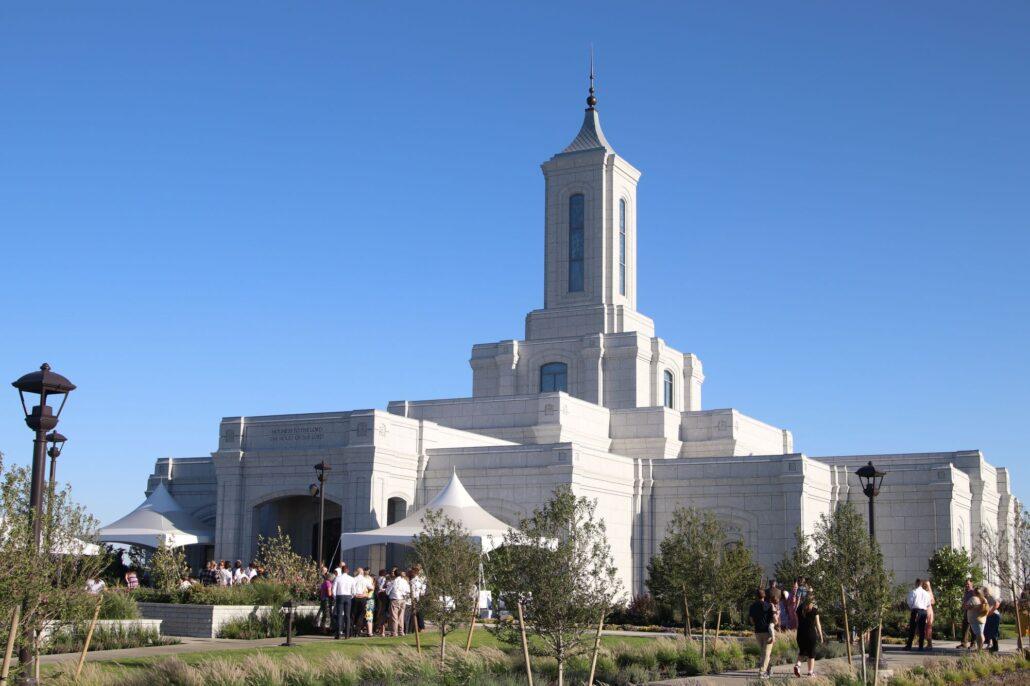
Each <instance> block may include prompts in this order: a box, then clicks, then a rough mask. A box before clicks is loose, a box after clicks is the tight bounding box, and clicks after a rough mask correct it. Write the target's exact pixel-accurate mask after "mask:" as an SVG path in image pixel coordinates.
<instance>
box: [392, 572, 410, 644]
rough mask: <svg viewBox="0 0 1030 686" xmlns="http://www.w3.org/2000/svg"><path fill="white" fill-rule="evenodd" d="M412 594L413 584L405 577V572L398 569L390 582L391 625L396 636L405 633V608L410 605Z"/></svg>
mask: <svg viewBox="0 0 1030 686" xmlns="http://www.w3.org/2000/svg"><path fill="white" fill-rule="evenodd" d="M409 596H411V585H410V584H409V583H408V580H407V579H406V578H405V577H404V572H401V571H398V572H397V575H396V576H395V577H394V579H393V583H392V584H390V626H391V628H392V630H393V635H394V636H403V635H404V610H405V609H406V608H407V605H408V598H409Z"/></svg>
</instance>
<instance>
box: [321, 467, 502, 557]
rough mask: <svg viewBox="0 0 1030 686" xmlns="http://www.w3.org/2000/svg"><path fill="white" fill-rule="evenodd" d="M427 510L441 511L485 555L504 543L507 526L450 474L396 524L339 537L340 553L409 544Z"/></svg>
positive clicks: (455, 474)
mask: <svg viewBox="0 0 1030 686" xmlns="http://www.w3.org/2000/svg"><path fill="white" fill-rule="evenodd" d="M427 510H442V511H443V513H444V514H445V515H447V516H448V517H450V518H451V519H453V520H454V521H456V522H458V523H459V524H461V526H463V527H464V528H465V529H466V530H467V531H468V532H469V534H470V536H471V537H472V538H473V539H474V540H475V541H476V542H478V543H479V545H480V547H481V549H482V551H483V552H484V553H488V552H490V551H491V550H493V549H494V548H497V547H500V545H501V544H502V543H504V535H505V534H506V533H508V531H509V530H510V529H511V527H509V526H508V525H507V524H505V523H504V522H502V521H501V520H499V519H497V517H494V516H493V515H492V514H490V513H489V512H487V511H486V510H484V509H483V508H481V507H480V506H479V505H478V504H477V503H476V501H475V500H473V499H472V496H470V495H469V493H468V491H466V490H465V487H464V486H462V484H461V480H460V479H458V474H457V472H455V473H454V474H452V475H451V480H450V481H449V482H448V483H447V485H446V486H444V488H443V490H442V491H440V492H439V493H437V494H436V497H435V498H433V499H432V500H430V501H429V502H428V503H426V505H425V506H424V507H422V508H420V509H418V510H416V511H414V512H412V513H411V514H410V515H408V516H407V517H405V518H404V519H402V520H401V521H399V522H395V523H393V524H390V525H389V526H384V527H382V528H380V529H371V530H369V531H355V532H351V533H345V534H342V535H341V536H340V550H341V551H342V550H348V549H350V548H357V547H359V546H365V545H376V544H379V543H403V544H409V545H410V544H411V541H412V539H414V538H415V536H417V535H418V534H420V533H422V518H423V517H424V516H425V513H426V511H427Z"/></svg>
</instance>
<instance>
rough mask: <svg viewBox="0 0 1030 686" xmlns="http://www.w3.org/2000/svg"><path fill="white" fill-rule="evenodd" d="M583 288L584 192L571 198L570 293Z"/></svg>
mask: <svg viewBox="0 0 1030 686" xmlns="http://www.w3.org/2000/svg"><path fill="white" fill-rule="evenodd" d="M582 290H583V194H582V193H577V194H576V195H573V196H572V197H571V198H569V293H576V292H579V291H582Z"/></svg>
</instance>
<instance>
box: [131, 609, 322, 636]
mask: <svg viewBox="0 0 1030 686" xmlns="http://www.w3.org/2000/svg"><path fill="white" fill-rule="evenodd" d="M136 605H137V606H138V607H139V611H140V614H142V615H143V616H144V617H146V618H147V619H159V620H161V622H162V623H161V633H162V634H163V635H165V636H187V637H190V638H217V637H218V632H219V630H221V628H222V626H223V625H224V624H226V623H227V622H230V621H232V620H234V619H240V618H243V617H247V616H248V615H251V614H255V613H260V612H267V611H272V610H274V611H276V612H278V611H279V608H272V607H271V606H270V605H177V604H174V603H136ZM317 612H318V606H317V605H301V606H299V607H298V608H297V610H296V614H297V615H298V616H299V615H309V614H310V615H314V614H316V613H317Z"/></svg>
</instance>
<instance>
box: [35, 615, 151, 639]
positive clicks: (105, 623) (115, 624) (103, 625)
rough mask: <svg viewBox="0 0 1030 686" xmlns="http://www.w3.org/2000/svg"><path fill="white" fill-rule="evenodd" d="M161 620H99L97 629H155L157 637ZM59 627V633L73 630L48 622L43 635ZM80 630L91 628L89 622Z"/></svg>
mask: <svg viewBox="0 0 1030 686" xmlns="http://www.w3.org/2000/svg"><path fill="white" fill-rule="evenodd" d="M161 624H162V622H161V620H160V619H98V620H97V629H99V630H102V629H133V628H137V627H138V628H140V629H153V630H154V631H156V632H157V635H158V636H160V635H161ZM55 625H56V626H58V627H59V628H58V629H57V632H58V633H60V632H67V631H69V630H70V629H71V626H70V625H68V624H56V623H55V622H47V625H46V626H44V627H43V635H44V636H49V635H50V633H51V632H52V631H54V626H55ZM79 626H80V628H84V627H87V626H89V621H88V620H83V621H82V622H81V623H80V625H79Z"/></svg>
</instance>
